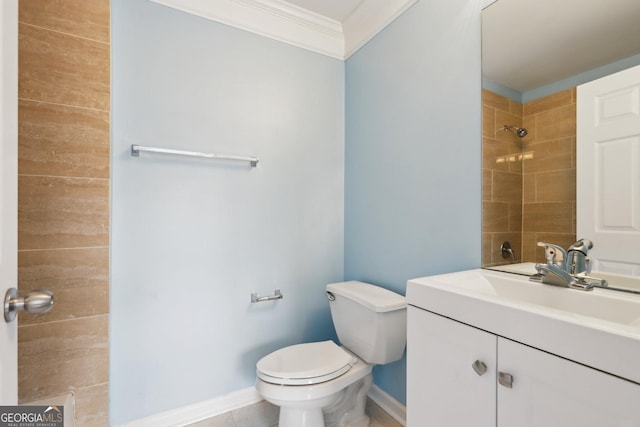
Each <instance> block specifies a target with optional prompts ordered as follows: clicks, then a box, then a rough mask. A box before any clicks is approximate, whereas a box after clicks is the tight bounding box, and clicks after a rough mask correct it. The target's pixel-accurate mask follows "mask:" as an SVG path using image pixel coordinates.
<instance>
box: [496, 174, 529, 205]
mask: <svg viewBox="0 0 640 427" xmlns="http://www.w3.org/2000/svg"><path fill="white" fill-rule="evenodd" d="M492 200H493V201H495V202H509V203H518V204H519V203H521V201H522V175H521V174H518V173H511V172H502V171H493V198H492Z"/></svg>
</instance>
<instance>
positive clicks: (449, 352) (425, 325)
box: [407, 306, 497, 427]
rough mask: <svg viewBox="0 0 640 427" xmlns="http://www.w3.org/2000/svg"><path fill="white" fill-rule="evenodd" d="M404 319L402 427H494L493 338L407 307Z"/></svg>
mask: <svg viewBox="0 0 640 427" xmlns="http://www.w3.org/2000/svg"><path fill="white" fill-rule="evenodd" d="M407 316H408V317H407V334H408V335H407V336H408V341H407V426H408V427H462V426H474V427H495V425H496V421H495V420H496V346H497V343H496V337H495V335H492V334H489V333H487V332H484V331H481V330H479V329H476V328H472V327H471V326H467V325H465V324H462V323H459V322H456V321H453V320H451V319H448V318H446V317H442V316H438V315H436V314H433V313H430V312H428V311H424V310H421V309H418V308H415V307H411V306H409V308H408V312H407ZM476 361H478V362H479V363H477V364H476V369H478V370H479V371H480V373H481V374H479V373H477V372H476V371H475V370H474V367H473V364H474V362H476ZM480 362H481V363H482V364H484V366H486V372H484V373H482V369H481V365H480Z"/></svg>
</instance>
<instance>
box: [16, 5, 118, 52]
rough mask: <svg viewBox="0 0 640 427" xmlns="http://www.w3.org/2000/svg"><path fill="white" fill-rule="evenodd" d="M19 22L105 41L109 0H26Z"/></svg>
mask: <svg viewBox="0 0 640 427" xmlns="http://www.w3.org/2000/svg"><path fill="white" fill-rule="evenodd" d="M21 3H22V4H20V17H19V20H20V22H23V23H26V24H31V25H36V26H38V27H42V28H47V29H50V30H54V31H59V32H62V33H68V34H73V35H76V36H80V37H84V38H87V39H92V40H98V41H101V42H104V43H109V0H91V1H87V0H26V1H22V2H21Z"/></svg>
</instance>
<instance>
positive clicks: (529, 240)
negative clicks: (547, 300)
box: [482, 89, 588, 266]
mask: <svg viewBox="0 0 640 427" xmlns="http://www.w3.org/2000/svg"><path fill="white" fill-rule="evenodd" d="M575 93H576V91H575V89H570V90H566V91H563V92H558V93H556V94H553V95H549V96H546V97H543V98H539V99H536V100H534V101H530V102H527V103H525V104H520V103H518V102H516V101H513V100H510V99H508V98H505V97H503V96H501V95H498V94H495V93H493V92H490V91H487V90H483V102H482V103H483V110H482V127H483V137H482V153H483V166H482V172H483V178H482V180H483V211H482V224H483V226H482V245H483V246H482V263H483V265H484V266H492V265H500V264H505V263H509V262H536V261H537V262H540V261H543V260H544V252H543V250H542V248H539V247H537V246H536V242H538V241H546V242H550V243H555V244H558V245H561V246H563V247H568V246H569V245H570V244H571V243H573V242H574V241H575V240H576V220H575V218H576V161H575V157H576V155H575V152H576V148H575V147H576V95H575ZM505 124H510V125H514V126H522V127H524V128H526V129H527V130H528V131H529V133H528V135H527V136H526V137H524V138H518V137H516V136H515V134H514V132H512V131H510V132H505V131H503V130H501V128H502V127H503V126H504V125H505ZM587 237H588V236H587ZM505 240H507V241H509V242H510V243H511V245H512V247H513V248H514V251H515V254H516V260H515V261H513V260H509V259H503V258H502V256H501V252H500V246H501V245H502V242H504V241H505Z"/></svg>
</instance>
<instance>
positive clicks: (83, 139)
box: [18, 100, 110, 178]
mask: <svg viewBox="0 0 640 427" xmlns="http://www.w3.org/2000/svg"><path fill="white" fill-rule="evenodd" d="M18 139H19V147H18V157H19V165H18V168H19V170H20V174H22V175H49V176H76V177H91V178H109V163H110V158H109V142H110V141H109V113H108V112H106V111H98V110H90V109H86V108H76V107H67V106H62V105H57V104H49V103H42V102H33V101H27V100H20V102H19V117H18Z"/></svg>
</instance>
